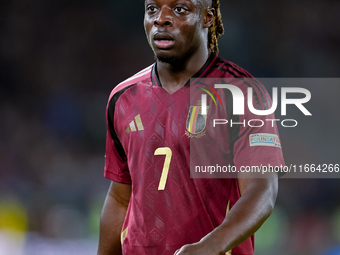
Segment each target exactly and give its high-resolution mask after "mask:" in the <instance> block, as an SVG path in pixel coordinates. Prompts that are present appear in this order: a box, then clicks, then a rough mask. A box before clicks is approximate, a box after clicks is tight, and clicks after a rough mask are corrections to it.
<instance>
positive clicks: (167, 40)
mask: <svg viewBox="0 0 340 255" xmlns="http://www.w3.org/2000/svg"><path fill="white" fill-rule="evenodd" d="M154 43H155V44H156V46H157V47H158V48H160V49H169V48H170V47H171V46H172V45H173V44H174V39H173V38H172V36H171V35H170V34H168V33H157V34H155V36H154Z"/></svg>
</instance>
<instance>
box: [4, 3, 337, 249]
mask: <svg viewBox="0 0 340 255" xmlns="http://www.w3.org/2000/svg"><path fill="white" fill-rule="evenodd" d="M143 5H144V1H142V0H139V1H137V0H130V1H113V0H110V1H109V0H97V1H89V0H81V1H80V0H67V1H66V0H58V1H57V0H31V1H25V0H16V1H10V0H3V1H1V3H0V119H1V122H0V254H1V255H57V254H58V255H68V254H72V255H77V254H82V255H87V254H96V247H97V242H98V226H99V215H100V211H101V208H102V204H103V200H104V197H105V195H106V191H107V189H108V186H109V181H108V180H105V179H104V177H103V166H104V147H105V132H106V129H105V128H106V127H105V107H106V101H107V98H108V95H109V93H110V91H111V89H112V88H113V87H114V86H115V85H116V84H117V83H119V82H120V81H122V80H124V79H126V78H127V77H129V76H130V75H132V74H134V73H135V72H137V71H139V70H141V69H142V68H144V67H145V66H147V65H150V64H151V63H152V62H153V61H154V59H153V55H152V52H151V50H150V49H149V46H148V44H147V41H146V39H145V35H144V30H143V12H144V7H143ZM339 13H340V2H339V1H338V0H332V1H331V0H323V1H321V0H309V1H306V0H305V1H292V0H285V1H282V0H276V1H269V0H259V1H250V0H244V1H222V15H223V21H224V26H225V30H226V32H225V35H224V36H223V37H222V38H221V40H220V42H219V47H220V55H221V56H223V57H224V58H226V59H228V60H231V61H233V62H235V63H237V64H239V65H240V66H242V67H244V68H245V69H247V70H248V71H249V72H250V73H252V74H253V75H254V76H256V77H339V74H340V73H339V72H340V71H339V70H340V47H339V46H340V15H339ZM320 86H322V85H320ZM339 95H340V87H338V88H334V93H333V94H332V95H329V94H327V93H326V92H325V93H324V94H323V93H322V90H320V94H319V95H314V98H316V96H317V100H316V101H317V103H318V104H320V105H321V104H327V103H328V104H329V105H330V108H329V109H330V110H331V111H330V112H329V113H328V114H325V116H324V117H325V120H326V122H325V123H324V125H321V124H320V123H316V124H315V126H314V127H313V128H311V129H309V130H301V129H300V131H299V132H300V133H299V132H297V133H296V132H295V133H294V134H291V133H289V132H287V131H286V130H284V129H281V130H280V131H281V138H282V144H283V149H284V155H285V159H286V161H287V162H289V163H300V162H301V163H312V162H313V160H314V159H315V158H318V159H319V160H320V161H322V160H323V159H324V160H325V161H326V162H323V163H333V164H334V163H339V151H340V150H339V143H338V139H339V138H338V137H339V133H338V132H339V131H338V130H339V129H335V128H334V126H333V127H332V126H331V125H330V123H333V124H334V125H337V126H339V124H340V120H339V115H337V114H338V113H339V108H340V107H339V103H337V100H338V98H339ZM312 96H313V95H312ZM326 127H327V128H326ZM303 134H305V135H303ZM306 134H307V135H306ZM330 155H331V156H330ZM336 160H338V161H337V162H336ZM339 201H340V185H339V179H281V180H280V191H279V197H278V201H277V207H276V208H275V211H274V213H273V215H272V216H271V217H270V218H269V220H268V221H267V222H266V223H265V225H264V226H263V228H261V230H260V231H259V232H258V234H257V235H256V243H257V246H256V254H257V255H260V254H261V255H266V254H268V255H269V254H271V255H272V254H275V255H281V254H284V255H304V254H308V255H314V254H315V255H335V254H340V204H339Z"/></svg>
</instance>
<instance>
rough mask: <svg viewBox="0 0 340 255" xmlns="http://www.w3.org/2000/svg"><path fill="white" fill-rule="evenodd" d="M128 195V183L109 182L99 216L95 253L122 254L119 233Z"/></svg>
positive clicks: (127, 203)
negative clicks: (97, 242)
mask: <svg viewBox="0 0 340 255" xmlns="http://www.w3.org/2000/svg"><path fill="white" fill-rule="evenodd" d="M130 196H131V185H130V184H122V183H118V182H112V183H111V185H110V188H109V191H108V193H107V196H106V199H105V203H104V206H103V210H102V214H101V218H100V232H99V246H98V253H97V255H109V254H110V255H111V254H117V255H118V254H122V248H121V243H120V233H121V230H122V226H123V222H124V219H125V216H126V210H127V208H128V205H129V201H130Z"/></svg>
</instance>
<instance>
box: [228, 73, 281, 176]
mask: <svg viewBox="0 0 340 255" xmlns="http://www.w3.org/2000/svg"><path fill="white" fill-rule="evenodd" d="M238 83H239V88H240V89H241V90H242V92H243V94H244V102H245V105H244V115H231V119H230V120H229V121H230V122H232V127H230V136H231V146H232V147H231V148H232V152H233V156H234V158H233V162H234V165H235V166H236V167H237V169H238V170H246V168H248V169H250V168H251V167H257V169H260V168H261V167H276V169H278V167H279V168H282V167H283V166H284V164H285V163H284V160H283V153H282V148H281V142H280V137H279V133H278V128H277V124H276V123H277V120H276V118H275V115H274V113H272V114H269V115H257V114H254V113H252V112H251V111H250V109H249V107H248V103H247V102H248V91H249V90H248V88H251V89H252V95H250V96H251V98H252V103H253V107H254V109H257V110H268V109H270V108H271V106H272V101H271V98H270V96H269V93H268V91H267V90H266V88H265V87H264V86H263V85H262V84H261V83H260V82H259V81H257V80H256V79H255V78H246V79H242V80H239V81H238ZM240 83H242V84H241V85H240ZM229 114H230V113H229ZM228 118H229V117H228ZM281 172H282V171H280V172H279V175H281Z"/></svg>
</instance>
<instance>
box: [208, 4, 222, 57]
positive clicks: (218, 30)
mask: <svg viewBox="0 0 340 255" xmlns="http://www.w3.org/2000/svg"><path fill="white" fill-rule="evenodd" d="M211 7H212V8H214V9H215V19H214V23H213V24H212V26H211V27H210V28H209V33H208V49H209V50H210V51H211V52H214V53H215V54H216V55H217V54H218V43H217V39H218V38H220V36H221V35H222V34H223V33H224V28H223V23H222V15H221V11H220V1H219V0H212V6H211Z"/></svg>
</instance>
